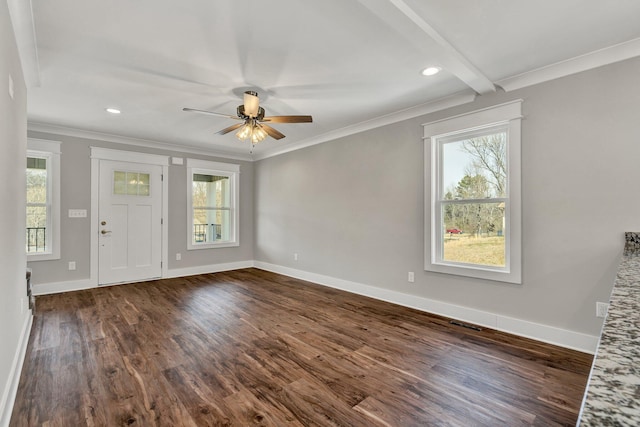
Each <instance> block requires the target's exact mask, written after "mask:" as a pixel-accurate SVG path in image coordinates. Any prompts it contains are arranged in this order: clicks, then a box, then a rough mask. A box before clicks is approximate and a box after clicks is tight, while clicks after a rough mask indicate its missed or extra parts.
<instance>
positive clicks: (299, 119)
mask: <svg viewBox="0 0 640 427" xmlns="http://www.w3.org/2000/svg"><path fill="white" fill-rule="evenodd" d="M260 121H261V122H270V123H311V122H313V118H312V117H311V116H269V117H265V118H263V119H262V120H260Z"/></svg>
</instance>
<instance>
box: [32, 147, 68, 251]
mask: <svg viewBox="0 0 640 427" xmlns="http://www.w3.org/2000/svg"><path fill="white" fill-rule="evenodd" d="M26 182H27V188H26V191H27V197H26V198H27V206H26V225H27V227H26V236H25V242H26V248H25V250H26V252H27V258H28V261H41V260H51V259H60V143H59V142H55V141H44V140H36V139H29V140H28V150H27V170H26Z"/></svg>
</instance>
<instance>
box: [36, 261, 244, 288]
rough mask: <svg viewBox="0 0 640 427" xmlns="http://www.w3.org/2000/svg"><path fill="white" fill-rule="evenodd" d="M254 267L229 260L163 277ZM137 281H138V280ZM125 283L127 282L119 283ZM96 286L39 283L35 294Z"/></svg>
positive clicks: (176, 270) (80, 282)
mask: <svg viewBox="0 0 640 427" xmlns="http://www.w3.org/2000/svg"><path fill="white" fill-rule="evenodd" d="M249 267H253V260H250V261H238V262H228V263H223V264H211V265H199V266H196V267H187V268H174V269H171V270H167V273H166V274H165V276H164V277H163V279H170V278H174V277H184V276H193V275H196V274H207V273H219V272H221V271H230V270H239V269H241V268H249ZM136 282H137V281H136ZM117 284H118V285H120V284H125V283H117ZM95 287H96V286H95V285H93V284H92V283H91V279H83V280H73V281H68V282H51V283H38V284H34V285H33V294H34V295H48V294H59V293H62V292H71V291H80V290H83V289H91V288H95Z"/></svg>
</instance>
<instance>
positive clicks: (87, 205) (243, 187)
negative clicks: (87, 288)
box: [28, 131, 254, 284]
mask: <svg viewBox="0 0 640 427" xmlns="http://www.w3.org/2000/svg"><path fill="white" fill-rule="evenodd" d="M28 135H29V137H30V138H38V139H48V140H54V141H61V142H62V144H61V148H60V150H61V152H62V154H61V155H60V165H61V174H60V187H61V190H60V198H61V207H60V208H61V221H60V222H61V223H60V228H61V239H62V240H61V246H60V253H61V259H60V260H53V261H35V262H29V263H28V265H29V267H31V268H32V269H33V283H34V284H40V283H57V282H67V281H74V280H83V279H88V278H89V277H90V268H89V267H90V265H89V263H90V249H91V245H90V243H91V224H90V219H91V159H90V157H89V156H90V151H91V149H90V147H92V146H93V147H105V148H111V149H117V150H125V151H136V152H141V153H150V154H160V155H168V156H174V157H182V158H184V159H185V162H184V163H185V165H170V166H169V177H168V179H169V181H168V183H169V218H168V228H169V236H168V240H169V241H168V244H169V269H180V268H189V267H197V266H208V265H212V264H221V263H228V262H236V261H247V260H252V259H253V234H254V233H253V210H254V209H253V164H252V163H251V162H243V161H238V160H228V159H222V158H216V157H211V156H203V155H196V154H188V153H180V152H172V151H166V150H156V149H151V148H146V147H138V146H130V145H124V144H115V143H111V142H106V141H97V140H90V139H84V138H77V137H70V136H64V135H55V134H48V133H42V132H32V131H29V133H28ZM187 157H191V158H199V159H205V160H214V161H220V162H227V163H235V164H239V165H240V205H239V209H240V246H239V247H233V248H219V249H201V250H192V251H187V225H186V224H187V206H186V203H187V170H186V158H187ZM69 209H86V210H87V218H69V217H68V210H69ZM178 252H179V253H181V254H182V260H181V261H176V257H175V254H176V253H178ZM69 261H75V262H76V270H75V271H69V270H68V265H69Z"/></svg>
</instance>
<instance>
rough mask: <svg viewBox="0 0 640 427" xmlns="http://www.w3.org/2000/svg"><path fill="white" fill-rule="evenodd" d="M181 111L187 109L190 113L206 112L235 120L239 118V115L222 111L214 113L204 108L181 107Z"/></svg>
mask: <svg viewBox="0 0 640 427" xmlns="http://www.w3.org/2000/svg"><path fill="white" fill-rule="evenodd" d="M182 111H187V112H190V113H202V114H208V115H210V116H218V117H226V118H228V119H236V120H241V119H240V117H238V116H230V115H229V114H222V113H216V112H213V111H206V110H198V109H196V108H187V107H185V108H183V109H182Z"/></svg>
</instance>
